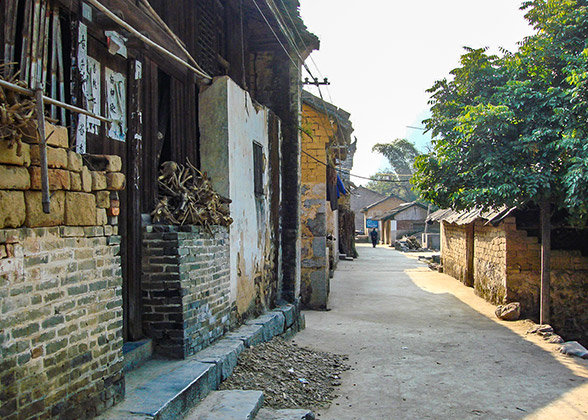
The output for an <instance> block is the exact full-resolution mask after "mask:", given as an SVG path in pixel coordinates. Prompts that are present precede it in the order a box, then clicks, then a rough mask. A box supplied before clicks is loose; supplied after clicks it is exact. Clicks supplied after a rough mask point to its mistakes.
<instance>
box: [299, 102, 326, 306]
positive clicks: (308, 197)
mask: <svg viewBox="0 0 588 420" xmlns="http://www.w3.org/2000/svg"><path fill="white" fill-rule="evenodd" d="M302 111H303V113H302V127H303V129H304V134H303V135H302V150H304V151H305V152H306V153H308V154H309V155H311V156H312V157H314V158H315V159H313V158H312V157H310V156H308V155H306V154H304V153H303V154H302V156H301V158H300V160H301V178H302V191H301V203H302V206H301V212H300V227H301V236H302V240H301V279H300V295H301V299H302V304H303V305H304V306H305V307H307V308H312V309H324V308H326V307H327V299H328V291H329V255H328V254H327V249H328V248H327V211H328V210H327V205H328V203H327V186H326V185H327V184H326V182H327V167H326V166H325V165H323V164H321V163H319V162H317V160H318V161H320V162H326V160H327V150H326V148H327V146H328V143H329V141H330V139H329V135H328V134H329V133H328V131H327V128H330V124H329V120H328V119H327V117H326V116H323V115H322V114H320V113H318V112H316V111H315V110H314V109H313V108H312V107H310V106H308V105H306V104H303V106H302ZM329 211H330V210H329Z"/></svg>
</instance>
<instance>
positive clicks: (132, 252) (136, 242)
mask: <svg viewBox="0 0 588 420" xmlns="http://www.w3.org/2000/svg"><path fill="white" fill-rule="evenodd" d="M141 59H142V55H140V54H139V56H138V57H137V59H136V60H133V61H131V64H130V72H129V115H130V121H129V133H128V141H127V190H126V194H127V211H126V216H127V218H126V238H124V240H125V241H126V249H127V252H126V261H125V265H126V279H125V280H124V281H125V282H126V284H125V286H126V287H123V294H124V299H125V301H124V310H125V312H126V313H125V315H126V316H127V320H128V321H127V322H125V325H124V327H125V328H124V330H125V331H124V332H125V339H128V340H131V341H134V340H139V339H140V338H141V337H142V334H143V325H142V317H141V315H142V296H141V255H142V254H141V252H142V251H141V245H142V241H141V235H142V232H141V218H140V217H139V215H140V214H141V169H142V167H141V156H142V155H143V123H142V121H143V116H142V108H141V104H142V102H143V99H142V93H143V65H142V63H141V61H140V60H141Z"/></svg>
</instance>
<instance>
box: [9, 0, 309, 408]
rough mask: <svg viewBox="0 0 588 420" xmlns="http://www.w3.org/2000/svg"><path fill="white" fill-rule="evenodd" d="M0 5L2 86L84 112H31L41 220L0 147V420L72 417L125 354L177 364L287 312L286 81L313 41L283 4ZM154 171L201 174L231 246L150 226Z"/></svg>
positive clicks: (290, 237)
mask: <svg viewBox="0 0 588 420" xmlns="http://www.w3.org/2000/svg"><path fill="white" fill-rule="evenodd" d="M4 5H5V6H6V7H2V10H1V11H0V21H1V22H2V23H3V24H4V28H5V30H4V31H3V32H2V34H1V35H0V38H1V41H2V44H3V45H6V49H5V51H6V55H5V57H4V61H5V62H10V63H12V62H15V63H16V64H15V65H13V66H11V67H5V68H3V69H2V71H3V73H4V76H5V78H6V79H8V78H9V77H11V75H14V74H16V73H17V72H18V71H20V73H19V76H18V77H19V78H20V80H21V81H22V82H23V85H24V86H26V87H30V88H36V87H37V86H38V84H39V83H41V85H42V87H43V90H44V94H45V96H46V97H48V98H53V99H55V100H57V101H60V102H62V103H66V104H70V105H73V106H75V107H77V108H80V109H82V110H86V111H87V112H86V114H84V113H83V112H82V111H80V110H75V109H73V108H71V107H70V108H69V110H68V111H66V112H62V111H61V110H62V109H63V108H60V107H56V108H50V107H48V108H47V114H49V115H50V116H52V117H53V118H55V120H56V121H58V125H57V127H56V128H52V127H50V126H48V128H47V134H50V133H51V132H53V133H55V134H52V135H51V136H50V137H49V140H48V151H47V152H48V153H47V154H48V167H49V170H48V174H49V176H48V181H49V191H50V194H51V211H50V213H49V214H46V213H44V212H43V211H42V210H41V208H42V200H43V198H42V197H43V194H42V192H41V190H42V181H43V176H42V175H41V173H42V172H43V170H42V168H43V162H42V159H41V158H40V157H39V155H40V152H39V147H38V146H36V145H37V144H38V143H39V138H38V136H36V135H33V136H31V137H27V138H26V139H23V140H24V142H23V144H22V146H18V147H10V146H9V145H8V143H7V142H6V141H5V140H4V139H1V140H0V149H1V150H0V155H1V158H0V170H1V171H3V172H4V173H7V174H10V177H7V178H6V179H7V181H6V182H5V183H4V184H0V195H2V201H1V204H0V213H1V217H0V223H1V225H0V243H1V246H0V257H1V259H0V281H1V282H2V285H3V291H2V294H1V295H0V307H1V308H2V313H1V318H0V321H1V327H2V328H1V330H0V347H1V351H2V353H1V356H2V361H1V364H2V369H1V373H0V376H1V380H2V383H3V384H4V385H6V386H5V388H4V389H3V392H4V397H3V398H2V406H1V408H0V417H2V418H6V419H16V418H18V419H28V418H36V417H38V416H42V417H43V418H79V419H83V418H91V417H93V416H95V415H96V414H97V413H100V412H102V411H104V410H105V409H106V408H108V407H110V406H112V405H113V404H115V403H116V402H118V401H120V400H121V399H122V397H123V395H124V372H123V362H124V351H123V349H126V344H127V343H132V342H135V341H138V340H143V339H145V338H148V339H150V340H152V342H153V346H154V348H155V351H156V352H157V353H159V354H161V355H163V356H166V357H174V358H184V357H187V356H189V355H191V354H194V353H195V352H196V351H198V350H199V349H202V348H203V347H205V346H207V345H208V344H210V343H211V342H213V341H214V340H216V339H218V338H219V337H220V336H222V335H223V334H224V333H225V332H227V331H228V330H229V329H230V328H233V327H235V326H236V325H238V324H240V323H241V322H243V321H244V320H245V319H246V318H247V317H249V316H251V315H253V314H256V313H260V312H261V311H263V310H265V309H268V308H272V307H273V306H274V305H276V304H277V302H279V301H286V302H294V303H295V302H296V301H297V299H298V297H299V294H300V252H299V243H300V222H299V200H300V166H299V154H300V134H299V131H298V127H299V125H300V110H301V102H300V84H299V81H300V72H301V70H300V65H301V63H302V61H303V60H304V58H305V57H306V56H307V55H308V54H309V53H310V51H311V50H312V49H315V48H317V47H318V40H317V39H316V37H314V36H313V35H312V34H310V33H308V32H307V31H306V28H305V27H304V25H303V24H302V21H301V20H300V18H299V15H298V10H297V7H298V3H297V1H291V0H288V1H285V2H281V4H280V5H279V6H276V5H275V4H274V3H273V2H263V3H262V2H258V1H254V0H251V1H249V0H246V1H242V2H240V1H232V0H226V1H216V0H215V1H213V0H201V1H200V0H199V1H190V2H188V1H181V2H173V6H172V5H170V3H169V2H165V1H157V0H154V1H151V2H148V1H138V2H126V1H122V0H100V1H98V0H89V1H79V0H10V1H6V2H5V3H3V6H4ZM285 16H289V18H288V19H287V20H286V19H285V18H284V17H285ZM293 32H296V33H297V34H298V36H299V39H294V40H292V39H291V38H290V36H289V34H291V33H293ZM21 33H22V34H23V36H22V37H21V36H18V34H21ZM276 37H277V38H279V39H277V38H276ZM284 46H285V48H284ZM11 80H12V79H11ZM23 95H24V96H23V97H26V94H23ZM33 131H34V130H33ZM41 143H42V142H41ZM170 160H171V161H176V162H179V163H184V162H186V161H187V160H189V161H190V162H191V163H192V164H194V165H195V166H196V167H197V168H199V169H201V170H202V171H205V172H208V175H209V176H210V177H211V181H212V183H213V184H214V186H215V187H216V188H217V190H218V191H219V192H220V193H221V194H223V195H224V196H226V197H228V198H230V199H231V200H232V203H231V214H232V215H233V216H234V223H233V225H232V226H231V227H230V228H224V227H214V228H212V229H211V230H207V229H202V228H200V227H198V226H181V227H180V226H172V225H157V224H152V223H151V221H150V217H149V214H150V213H151V211H152V210H153V208H154V207H155V204H156V202H157V189H158V184H157V177H158V171H159V167H160V164H161V163H163V162H165V161H170ZM125 179H126V183H125ZM130 347H132V346H129V348H130ZM125 351H126V350H125Z"/></svg>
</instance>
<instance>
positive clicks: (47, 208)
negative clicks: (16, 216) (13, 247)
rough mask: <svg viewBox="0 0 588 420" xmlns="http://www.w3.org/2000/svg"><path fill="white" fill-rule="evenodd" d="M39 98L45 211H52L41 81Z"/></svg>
mask: <svg viewBox="0 0 588 420" xmlns="http://www.w3.org/2000/svg"><path fill="white" fill-rule="evenodd" d="M35 97H36V99H37V104H36V106H37V130H38V131H39V156H40V158H41V191H42V203H43V213H46V214H49V213H51V196H50V195H49V170H48V169H47V139H46V138H45V107H44V106H43V88H42V87H41V83H40V82H39V83H38V85H37V89H36V90H35Z"/></svg>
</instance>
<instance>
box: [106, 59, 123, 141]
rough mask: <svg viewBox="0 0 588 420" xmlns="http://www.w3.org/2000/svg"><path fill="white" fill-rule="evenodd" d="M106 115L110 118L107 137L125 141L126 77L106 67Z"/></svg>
mask: <svg viewBox="0 0 588 420" xmlns="http://www.w3.org/2000/svg"><path fill="white" fill-rule="evenodd" d="M104 75H105V77H106V115H107V118H109V119H110V120H112V122H111V123H110V127H109V129H108V137H110V138H111V139H114V140H118V141H125V140H126V135H127V79H126V78H125V76H124V75H123V74H122V73H117V72H115V71H114V70H112V69H109V68H108V67H106V69H105V71H104Z"/></svg>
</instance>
